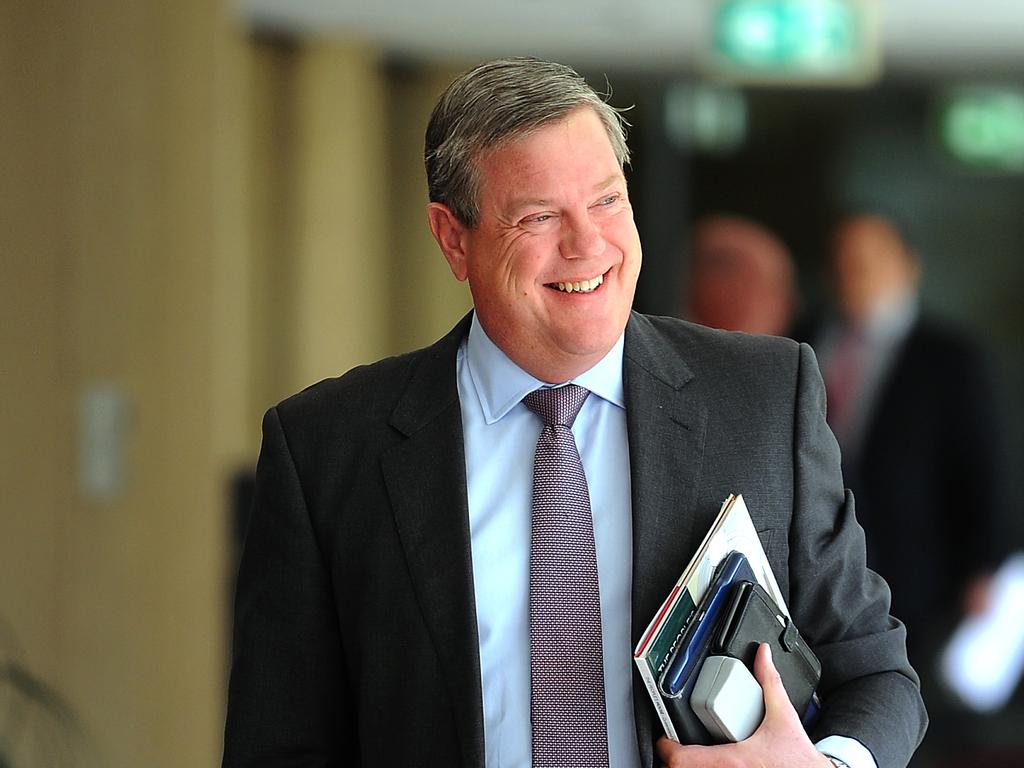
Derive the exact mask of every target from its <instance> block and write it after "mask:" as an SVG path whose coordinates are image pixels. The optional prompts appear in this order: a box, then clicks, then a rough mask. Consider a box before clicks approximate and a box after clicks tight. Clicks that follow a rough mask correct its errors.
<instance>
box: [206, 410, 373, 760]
mask: <svg viewBox="0 0 1024 768" xmlns="http://www.w3.org/2000/svg"><path fill="white" fill-rule="evenodd" d="M354 720H355V718H354V714H353V707H352V704H351V696H350V692H349V685H348V681H347V680H346V675H345V667H344V663H343V653H342V644H341V635H340V632H339V627H338V619H337V612H336V610H335V607H334V599H333V594H332V588H331V581H330V575H329V573H328V569H327V568H326V566H325V561H324V558H323V555H322V553H321V550H320V548H319V546H318V543H317V541H316V539H315V534H314V530H313V527H312V525H311V522H310V517H309V513H308V510H307V506H306V501H305V498H304V493H303V488H302V485H301V482H300V479H299V474H298V472H297V470H296V467H295V464H294V461H293V459H292V454H291V451H290V450H289V447H288V442H287V439H286V435H285V431H284V428H283V426H282V424H281V421H280V417H279V414H278V412H277V410H276V409H271V410H270V411H268V412H267V415H266V416H265V417H264V420H263V446H262V449H261V451H260V458H259V463H258V466H257V477H256V493H255V500H254V503H253V508H252V514H251V517H250V521H249V528H248V531H247V534H246V540H245V546H244V550H243V554H242V560H241V565H240V569H239V574H238V589H237V595H236V602H235V623H234V641H233V658H232V666H231V679H230V684H229V691H228V710H227V723H226V727H225V735H224V760H223V765H224V767H225V768H255V767H256V766H261V767H267V768H269V767H270V766H281V767H282V768H284V766H287V767H288V768H300V766H301V767H307V766H308V768H314V767H316V768H327V766H341V765H344V766H357V765H358V764H359V763H358V757H357V754H358V749H357V745H356V735H355V734H356V725H355V722H354Z"/></svg>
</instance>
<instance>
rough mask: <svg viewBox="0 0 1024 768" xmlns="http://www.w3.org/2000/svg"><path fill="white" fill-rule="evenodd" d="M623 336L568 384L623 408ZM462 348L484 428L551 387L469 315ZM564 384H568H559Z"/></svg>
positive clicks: (474, 314) (474, 315) (624, 404)
mask: <svg viewBox="0 0 1024 768" xmlns="http://www.w3.org/2000/svg"><path fill="white" fill-rule="evenodd" d="M624 338H625V333H623V334H621V335H620V336H619V340H618V341H617V342H615V345H614V346H613V347H612V348H611V349H610V350H609V351H608V354H606V355H605V356H604V357H603V358H601V360H600V361H598V363H597V364H596V365H595V366H594V367H593V368H590V369H589V370H587V371H584V372H583V373H581V374H580V375H579V376H577V377H576V378H574V379H572V380H571V383H573V384H579V385H580V386H581V387H586V388H587V389H589V390H590V391H591V392H593V393H594V394H595V395H597V396H598V397H600V398H602V399H603V400H607V401H608V402H610V403H612V404H613V405H617V406H618V407H619V408H625V407H626V400H625V395H624V388H623V385H622V347H623V340H624ZM465 344H466V362H467V364H468V366H469V375H470V378H471V379H472V380H473V386H474V388H475V389H476V395H477V398H478V399H479V400H480V406H481V408H482V409H483V413H484V420H485V421H486V422H487V423H488V424H493V423H494V422H496V421H498V420H499V419H501V418H502V417H503V416H504V415H505V414H507V413H508V412H509V411H511V410H512V409H513V408H514V407H515V406H516V405H517V404H518V403H519V402H520V401H521V400H522V399H523V397H525V396H526V395H527V394H529V393H530V392H532V391H533V390H535V389H537V388H538V387H547V386H551V385H550V384H545V383H544V382H543V381H540V380H539V379H536V378H534V377H533V376H531V375H530V374H528V373H527V372H526V371H524V370H523V369H522V368H520V367H519V366H518V365H516V364H515V363H514V362H512V360H510V359H509V357H508V355H506V354H505V353H504V352H502V351H501V349H499V348H498V346H497V345H496V344H495V343H494V342H493V341H491V339H490V337H488V335H487V333H486V332H485V331H484V329H483V326H481V325H480V321H479V320H478V319H477V316H476V313H475V312H474V313H473V322H472V324H471V325H470V328H469V336H468V338H467V340H466V342H465ZM563 383H565V384H568V383H570V382H568V381H567V382H563Z"/></svg>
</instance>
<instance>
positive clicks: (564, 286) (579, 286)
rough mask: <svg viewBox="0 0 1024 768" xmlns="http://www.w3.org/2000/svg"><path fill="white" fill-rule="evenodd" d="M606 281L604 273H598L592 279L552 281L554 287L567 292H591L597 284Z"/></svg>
mask: <svg viewBox="0 0 1024 768" xmlns="http://www.w3.org/2000/svg"><path fill="white" fill-rule="evenodd" d="M603 282H604V275H598V276H597V277H595V278H593V279H591V280H580V281H579V282H576V283H551V285H552V286H553V287H554V288H557V289H558V290H560V291H565V292H566V293H573V292H576V293H590V292H591V291H593V290H594V289H595V288H597V286H599V285H600V284H601V283H603Z"/></svg>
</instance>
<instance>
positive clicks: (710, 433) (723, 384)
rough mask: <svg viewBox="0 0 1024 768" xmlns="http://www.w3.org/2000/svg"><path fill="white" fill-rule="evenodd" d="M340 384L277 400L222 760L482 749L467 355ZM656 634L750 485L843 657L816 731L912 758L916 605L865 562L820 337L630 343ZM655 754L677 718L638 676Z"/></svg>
mask: <svg viewBox="0 0 1024 768" xmlns="http://www.w3.org/2000/svg"><path fill="white" fill-rule="evenodd" d="M468 326H469V324H468V318H467V319H464V320H463V321H462V322H461V323H460V324H459V325H458V326H456V328H455V329H454V330H453V331H452V332H451V333H449V334H448V335H447V336H446V337H445V338H443V339H441V340H440V341H439V342H437V343H436V344H434V345H433V346H431V347H428V348H427V349H424V350H420V351H417V352H413V353H410V354H407V355H403V356H400V357H396V358H390V359H387V360H383V361H381V362H379V363H376V364H374V365H371V366H366V367H361V368H356V369H354V370H352V371H350V372H348V373H347V374H345V375H344V376H342V377H340V378H337V379H332V380H328V381H324V382H321V383H320V384H317V385H315V386H313V387H311V388H309V389H307V390H305V391H304V392H302V393H300V394H299V395H296V396H295V397H293V398H290V399H289V400H286V401H284V402H283V403H281V404H280V405H279V406H277V407H276V408H274V409H271V410H270V411H269V412H268V413H267V415H266V418H265V420H264V425H263V430H264V438H263V448H262V451H261V454H260V460H259V466H258V471H257V475H258V478H257V488H256V501H255V504H254V508H253V512H252V518H251V522H250V528H249V531H248V536H247V539H246V544H245V552H244V555H243V558H242V564H241V570H240V574H239V585H238V596H237V604H236V617H235V636H234V662H233V667H232V673H231V683H230V692H229V701H228V717H227V728H226V735H225V750H224V765H225V766H231V767H236V766H237V767H241V766H246V767H252V766H289V767H292V766H296V767H297V766H310V767H312V766H369V765H383V764H388V765H401V766H439V767H440V766H444V768H449V767H451V766H466V768H470V767H472V768H483V765H484V732H483V709H482V695H481V683H480V663H479V650H478V638H477V626H476V619H475V606H474V597H473V578H472V568H471V564H470V556H471V548H470V533H469V523H468V515H467V502H466V490H465V486H466V483H465V459H464V451H463V439H462V419H461V412H460V408H459V401H458V393H457V388H456V369H455V357H456V351H457V349H458V346H459V343H460V342H461V340H462V339H463V337H464V336H465V334H466V333H467V331H468ZM623 366H624V382H625V393H626V417H627V424H628V431H629V450H630V469H631V477H632V494H633V606H632V633H633V638H634V641H635V640H636V639H637V636H638V635H639V633H640V632H641V631H643V629H644V627H645V626H646V625H647V622H648V621H649V619H650V618H651V616H652V615H653V613H654V611H655V610H656V608H657V607H658V605H659V603H660V602H661V600H662V599H663V598H664V596H665V595H666V594H667V593H668V591H669V589H670V588H671V586H672V585H673V583H674V582H675V579H676V578H677V577H678V575H679V573H680V571H681V570H682V568H683V566H684V565H685V564H686V563H687V561H688V560H689V559H690V557H691V555H692V554H693V552H694V550H695V548H696V547H697V545H698V544H699V543H700V541H701V539H702V538H703V536H704V534H705V532H706V531H707V528H708V526H709V524H710V523H711V521H712V519H713V518H714V516H715V514H716V513H717V511H718V509H719V506H720V505H721V502H722V500H723V499H724V498H725V497H726V496H727V495H728V494H729V493H732V492H737V493H742V494H743V496H744V498H745V500H746V502H747V506H748V507H749V508H750V510H751V514H752V516H753V518H754V524H755V526H756V527H757V529H758V531H759V533H760V535H761V538H762V542H763V543H764V545H765V549H766V551H767V553H768V557H769V559H770V560H771V563H772V567H773V568H774V570H775V574H776V576H777V578H778V581H779V586H780V587H781V588H782V591H783V594H784V595H785V596H786V598H787V601H788V603H789V606H790V609H791V612H792V614H793V617H794V619H795V621H796V623H797V626H799V627H800V629H801V631H802V633H803V634H804V635H805V636H806V638H807V639H808V640H809V642H810V643H811V644H812V645H813V647H814V650H815V651H816V653H817V654H818V656H819V658H820V659H821V662H822V667H823V675H822V682H821V689H820V691H821V694H822V696H823V699H824V709H823V713H822V717H821V719H820V722H819V725H818V727H817V732H816V733H815V734H812V736H814V737H815V738H817V737H820V736H822V735H826V734H832V733H836V734H842V735H845V736H852V737H854V738H857V739H859V740H860V741H861V742H863V743H864V744H865V745H866V746H867V747H868V748H869V749H870V750H871V751H872V753H873V754H874V756H875V758H876V761H877V762H878V765H879V768H891V767H893V766H901V765H904V764H905V763H906V762H907V760H908V759H909V756H910V754H911V752H912V750H913V749H914V748H915V746H916V745H917V744H918V742H919V740H920V738H921V736H922V734H923V730H924V724H925V721H926V718H925V714H924V707H923V704H922V702H921V698H920V696H919V692H918V686H917V678H916V675H915V674H914V671H913V670H912V669H911V667H910V666H909V664H908V662H907V659H906V654H905V650H904V644H905V633H904V630H903V628H902V626H901V625H900V624H899V623H898V622H896V621H894V620H893V619H891V618H890V617H889V615H888V604H889V594H888V590H887V588H886V586H885V584H884V582H882V581H881V579H879V578H878V577H877V576H875V575H874V574H873V573H871V572H870V571H868V570H867V569H866V567H865V552H864V543H863V535H862V532H861V529H860V527H859V526H858V525H857V522H856V520H855V519H854V513H853V504H852V499H851V498H848V497H847V498H844V493H843V490H842V487H841V479H840V472H839V452H838V449H837V447H836V444H835V441H834V439H833V438H832V435H831V433H830V432H829V431H828V428H827V427H826V425H825V419H824V399H823V394H822V392H823V387H822V384H821V377H820V375H819V373H818V368H817V365H816V363H815V361H814V357H813V353H812V352H811V351H810V348H809V347H807V346H798V345H797V344H795V343H793V342H790V341H787V340H782V339H772V338H767V337H754V336H746V335H741V334H726V333H722V332H718V331H711V330H708V329H705V328H702V327H699V326H695V325H692V324H689V323H684V322H682V321H678V320H672V319H667V318H655V317H647V316H643V315H638V314H634V315H633V316H632V317H631V318H630V321H629V324H628V326H627V329H626V343H625V352H624V362H623ZM634 702H635V713H636V722H637V730H638V735H639V747H640V753H641V755H642V758H643V764H644V766H648V767H649V766H651V765H652V764H653V762H654V755H653V744H654V741H655V740H656V739H657V737H658V736H659V735H660V730H659V727H658V724H657V720H656V718H655V716H654V712H653V707H652V706H651V704H650V702H649V701H648V700H647V692H646V690H645V689H644V686H643V684H642V683H641V682H640V680H639V678H638V677H637V678H636V679H635V680H634Z"/></svg>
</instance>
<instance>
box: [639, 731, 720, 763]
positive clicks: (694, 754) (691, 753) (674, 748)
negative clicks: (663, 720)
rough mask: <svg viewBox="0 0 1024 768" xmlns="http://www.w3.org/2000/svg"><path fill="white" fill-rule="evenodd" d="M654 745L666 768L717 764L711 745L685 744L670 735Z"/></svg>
mask: <svg viewBox="0 0 1024 768" xmlns="http://www.w3.org/2000/svg"><path fill="white" fill-rule="evenodd" d="M654 747H655V751H656V752H657V753H658V757H659V758H660V760H661V763H662V765H664V766H666V768H711V766H713V765H715V762H714V752H713V751H711V748H710V747H700V746H696V745H687V746H683V745H682V744H679V743H678V742H675V741H672V739H670V738H669V737H668V736H662V737H661V738H660V739H658V743H657V744H655V745H654ZM709 752H710V754H709Z"/></svg>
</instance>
